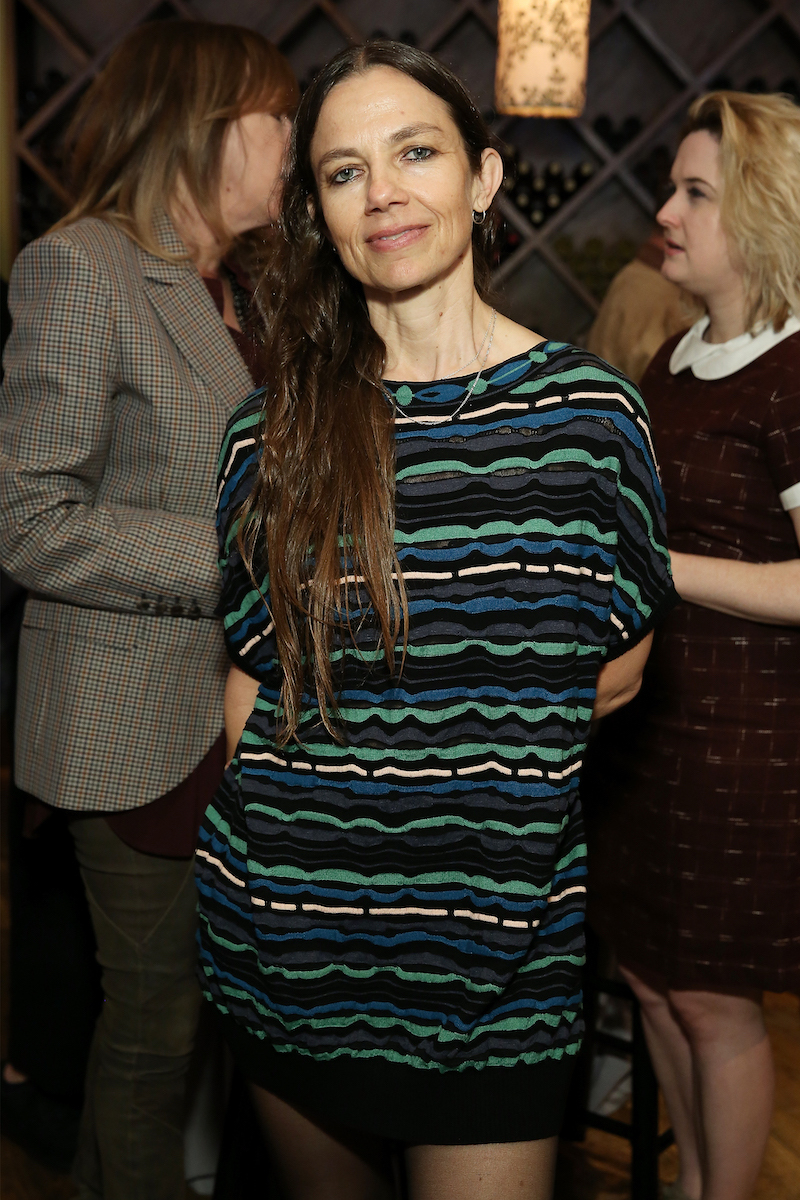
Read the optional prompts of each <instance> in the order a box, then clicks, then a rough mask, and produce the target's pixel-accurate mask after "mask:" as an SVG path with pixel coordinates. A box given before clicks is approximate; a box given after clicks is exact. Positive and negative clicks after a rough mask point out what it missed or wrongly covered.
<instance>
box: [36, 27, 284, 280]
mask: <svg viewBox="0 0 800 1200" xmlns="http://www.w3.org/2000/svg"><path fill="white" fill-rule="evenodd" d="M298 98H299V92H298V87H297V81H296V80H295V77H294V75H293V73H292V69H291V67H290V66H289V64H288V62H287V61H286V59H285V58H284V56H283V55H282V54H281V52H280V51H279V50H278V49H277V47H276V46H273V45H272V43H271V42H268V41H267V40H266V38H264V37H262V35H261V34H260V33H256V32H255V31H254V30H252V29H244V28H242V27H240V26H238V25H217V24H214V23H212V22H210V21H178V20H167V21H151V22H149V23H147V24H145V25H140V26H139V27H138V28H137V29H135V30H134V31H133V32H132V33H130V34H129V35H128V36H127V37H126V38H125V39H124V41H123V42H122V43H121V44H120V45H119V46H118V47H117V49H116V50H115V51H114V53H113V54H112V55H111V57H110V59H109V60H108V63H107V64H106V66H105V67H104V68H103V70H102V71H101V72H100V74H99V75H98V76H97V78H96V79H95V80H94V82H93V83H92V84H91V86H90V87H89V88H88V90H87V92H86V94H85V95H84V97H83V99H82V101H81V103H80V105H79V107H78V110H77V112H76V114H75V117H74V119H73V122H72V124H71V127H70V130H69V132H68V136H67V143H68V147H69V149H70V151H71V162H70V181H71V186H72V193H73V195H74V196H75V203H74V204H73V206H72V208H71V209H70V210H69V212H68V213H67V214H66V215H65V216H64V217H62V219H61V220H60V221H59V222H58V223H57V224H56V226H55V228H56V229H58V228H60V227H62V226H64V225H70V224H72V223H73V222H75V221H78V220H80V219H81V217H89V216H92V217H101V218H103V219H105V220H108V221H113V222H114V223H115V224H117V225H119V226H120V227H121V228H122V229H123V230H124V231H125V232H126V233H127V234H128V235H129V236H130V237H131V238H133V239H134V241H136V242H138V243H139V244H140V245H141V246H143V247H144V249H146V250H149V251H150V252H151V253H152V254H156V255H159V256H160V257H162V258H163V257H166V256H167V255H166V252H165V251H164V249H163V248H162V247H161V246H160V245H159V243H158V240H157V239H156V236H155V232H154V220H155V218H156V216H157V214H158V213H159V211H161V210H164V209H167V208H168V205H169V203H170V201H171V199H172V198H173V197H174V196H175V193H176V188H177V187H178V183H179V180H180V181H181V182H182V184H183V186H184V187H185V188H186V189H187V190H188V192H189V195H190V196H191V197H192V199H193V200H194V202H195V204H196V205H197V207H198V209H199V211H200V214H201V216H202V217H203V218H204V219H205V221H206V222H207V224H208V225H209V227H210V228H211V230H212V231H213V233H214V234H215V236H216V237H217V239H218V241H219V243H220V245H221V246H222V247H223V249H224V250H225V251H226V252H227V251H230V248H231V245H232V242H233V239H232V238H231V237H230V236H229V235H228V233H227V231H226V230H225V228H224V226H223V222H222V217H221V214H220V195H219V184H220V168H221V159H222V148H223V144H224V139H225V133H226V131H227V129H228V126H229V124H230V122H231V121H234V120H236V119H237V118H239V117H242V116H246V115H247V114H248V113H251V112H269V113H272V114H273V116H284V115H285V116H293V115H294V111H295V108H296V106H297V101H298ZM258 239H259V234H258V231H251V233H250V236H249V238H248V237H247V235H245V238H244V239H243V240H244V241H248V240H250V241H253V242H254V243H256V242H257V241H258Z"/></svg>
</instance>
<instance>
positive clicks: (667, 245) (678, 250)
mask: <svg viewBox="0 0 800 1200" xmlns="http://www.w3.org/2000/svg"><path fill="white" fill-rule="evenodd" d="M664 253H665V254H670V255H671V254H683V246H679V245H678V243H677V242H671V241H670V240H669V238H665V239H664Z"/></svg>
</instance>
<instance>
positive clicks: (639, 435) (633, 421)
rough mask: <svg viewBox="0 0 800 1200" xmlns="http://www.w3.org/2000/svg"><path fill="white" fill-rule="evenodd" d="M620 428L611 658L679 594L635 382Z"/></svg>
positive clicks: (630, 645) (640, 635) (642, 634)
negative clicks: (671, 569) (674, 583)
mask: <svg viewBox="0 0 800 1200" xmlns="http://www.w3.org/2000/svg"><path fill="white" fill-rule="evenodd" d="M626 383H627V381H626ZM617 432H618V442H617V445H618V476H617V492H616V535H617V536H616V555H615V563H614V576H613V583H612V588H611V611H610V628H609V637H608V642H607V654H606V658H607V660H610V659H613V658H618V657H619V656H620V655H621V654H625V653H626V652H627V651H628V650H631V649H632V648H633V647H634V646H635V645H636V643H637V642H639V641H641V640H642V638H643V637H645V635H646V634H648V633H649V632H650V630H651V629H652V628H653V627H654V626H655V625H656V624H657V623H658V622H659V621H660V620H661V619H662V618H663V617H664V616H666V614H667V613H668V612H669V610H670V609H671V608H672V607H673V605H674V604H676V603H677V600H678V596H677V593H676V591H675V588H674V586H673V583H672V576H671V574H670V566H669V550H668V548H667V527H666V518H665V511H664V510H665V504H664V492H663V490H662V488H661V482H660V479H659V474H658V466H657V464H656V458H655V450H654V448H653V440H652V437H651V433H650V422H649V419H648V416H647V410H646V409H645V406H644V401H643V400H642V398H641V396H640V395H639V393H638V391H637V390H636V389H635V388H634V387H633V385H632V384H630V383H627V386H626V390H625V396H624V397H623V398H622V410H621V411H620V413H619V416H618V418H617Z"/></svg>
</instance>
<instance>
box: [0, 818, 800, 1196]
mask: <svg viewBox="0 0 800 1200" xmlns="http://www.w3.org/2000/svg"><path fill="white" fill-rule="evenodd" d="M5 845H6V839H5V837H3V839H2V848H3V855H2V880H3V886H2V894H1V895H0V934H1V935H2V946H3V965H4V966H5V951H6V947H7V936H6V935H7V933H8V897H7V893H6V878H7V876H6V870H5V865H6V863H5ZM7 977H8V976H7V972H6V971H5V970H3V972H2V979H3V987H2V995H1V999H2V1003H1V1004H0V1018H2V1022H1V1024H2V1028H0V1043H2V1048H3V1051H4V1048H5V1044H6V1042H5V1031H6V1018H7V1000H8V997H7V988H6V986H5V981H6V980H7ZM766 1016H767V1025H768V1028H769V1034H770V1038H771V1040H772V1046H773V1050H774V1053H775V1062H776V1067H777V1094H776V1103H775V1115H774V1119H773V1123H772V1133H771V1136H770V1140H769V1146H768V1148H767V1154H766V1158H765V1161H764V1167H763V1170H762V1172H761V1176H760V1178H759V1181H758V1186H757V1188H756V1191H755V1193H754V1196H753V1200H800V1001H798V999H797V997H794V996H788V995H781V996H776V995H768V996H767V998H766ZM3 1056H4V1057H5V1055H4V1054H3ZM625 1115H626V1114H625V1112H624V1110H623V1111H622V1112H621V1113H620V1116H622V1117H623V1119H624V1118H625ZM666 1124H667V1121H666V1118H664V1125H665V1126H666ZM0 1156H1V1158H0V1168H1V1170H2V1174H1V1175H0V1200H69V1198H70V1197H72V1196H75V1195H77V1192H76V1190H75V1187H74V1186H73V1184H72V1182H71V1180H70V1179H68V1178H67V1177H65V1176H63V1175H54V1174H53V1173H52V1172H50V1171H47V1170H46V1169H45V1168H44V1167H40V1166H38V1165H37V1164H36V1163H34V1162H31V1160H30V1159H28V1157H27V1156H26V1155H25V1154H24V1153H23V1152H22V1151H21V1150H20V1149H19V1148H18V1147H17V1146H15V1145H14V1144H13V1143H12V1142H10V1141H8V1139H7V1138H0ZM628 1161H629V1151H628V1148H627V1144H626V1143H624V1142H622V1141H621V1139H619V1138H615V1137H612V1136H611V1135H609V1134H604V1133H600V1132H597V1131H590V1132H589V1134H588V1136H587V1138H586V1140H585V1141H584V1142H582V1143H579V1144H576V1143H572V1144H565V1145H562V1147H561V1151H560V1156H559V1171H558V1181H557V1188H556V1198H557V1200H627V1198H628V1197H629V1196H630V1183H629V1177H628ZM661 1173H662V1179H663V1180H665V1181H667V1180H671V1179H674V1178H675V1175H676V1174H677V1152H676V1151H675V1149H674V1147H673V1148H672V1149H670V1150H667V1151H666V1152H665V1153H664V1154H663V1155H662V1158H661ZM242 1200H245V1198H244V1197H243V1198H242ZM247 1200H250V1198H249V1197H248V1198H247ZM253 1200H258V1198H253Z"/></svg>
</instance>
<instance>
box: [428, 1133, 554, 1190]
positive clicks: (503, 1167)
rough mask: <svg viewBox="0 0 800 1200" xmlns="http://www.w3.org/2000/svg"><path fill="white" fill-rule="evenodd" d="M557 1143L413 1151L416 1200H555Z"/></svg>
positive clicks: (435, 1148) (504, 1143) (500, 1144)
mask: <svg viewBox="0 0 800 1200" xmlns="http://www.w3.org/2000/svg"><path fill="white" fill-rule="evenodd" d="M557 1146H558V1139H557V1138H554V1137H552V1138H544V1139H542V1140H541V1141H536V1142H492V1143H489V1144H487V1145H482V1146H412V1147H410V1149H409V1150H407V1151H406V1169H407V1171H408V1181H409V1193H410V1198H411V1200H551V1197H552V1194H553V1179H554V1176H555V1166H556V1149H557Z"/></svg>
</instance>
